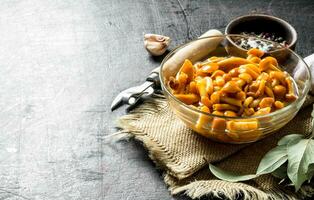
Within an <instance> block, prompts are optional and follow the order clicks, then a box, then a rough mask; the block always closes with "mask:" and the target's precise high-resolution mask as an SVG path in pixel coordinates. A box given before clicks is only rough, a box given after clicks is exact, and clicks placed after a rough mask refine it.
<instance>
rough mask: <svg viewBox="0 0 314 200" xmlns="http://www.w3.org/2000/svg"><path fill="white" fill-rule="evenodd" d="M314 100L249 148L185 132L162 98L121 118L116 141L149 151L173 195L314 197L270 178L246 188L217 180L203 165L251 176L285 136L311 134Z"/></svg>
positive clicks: (311, 188) (307, 187) (312, 189)
mask: <svg viewBox="0 0 314 200" xmlns="http://www.w3.org/2000/svg"><path fill="white" fill-rule="evenodd" d="M313 100H314V98H312V97H310V96H308V98H307V100H306V102H305V104H304V106H303V108H302V110H301V111H300V112H299V114H298V115H297V116H296V117H295V118H294V119H293V120H292V121H291V122H290V123H288V124H287V125H286V126H285V127H284V128H282V129H281V130H279V131H278V132H276V133H274V134H273V135H271V136H269V137H267V138H265V139H263V140H261V141H259V142H255V143H253V144H244V145H231V144H221V143H217V142H213V141H211V140H209V139H207V138H205V137H202V136H200V135H198V134H196V133H194V132H193V131H192V130H190V129H188V128H187V127H186V126H185V125H184V124H183V123H182V122H181V121H180V120H179V119H178V118H177V117H176V116H175V115H174V114H173V113H172V111H171V110H170V108H169V107H168V104H167V102H166V100H165V99H164V98H163V97H162V96H155V97H154V98H152V99H151V100H149V101H146V102H145V103H144V104H142V105H141V106H139V107H138V108H136V109H135V110H133V111H132V112H130V113H129V114H128V115H126V116H123V117H121V118H120V119H119V123H118V127H119V128H121V131H120V132H118V133H117V134H116V136H118V137H119V136H120V137H123V135H125V134H127V135H128V136H132V137H134V139H136V140H139V141H141V142H142V143H143V146H144V147H145V148H147V150H148V152H149V156H150V158H151V159H152V160H153V161H154V162H155V163H156V165H157V167H159V168H161V169H163V170H164V181H165V183H166V184H167V185H168V186H169V190H170V192H171V194H173V195H175V194H179V193H185V194H186V195H188V196H189V197H191V198H193V199H195V198H200V197H202V196H205V195H209V196H214V197H225V198H229V199H236V198H238V197H239V196H242V197H243V199H300V198H304V197H306V196H311V195H313V194H314V186H313V185H304V186H303V187H302V189H301V190H300V192H298V193H293V188H292V187H287V186H285V187H284V186H283V185H279V184H278V182H279V180H278V179H276V178H274V177H273V176H271V175H263V176H260V177H259V178H256V179H254V180H252V181H247V182H245V183H230V182H226V181H221V180H218V179H217V178H215V177H214V176H213V175H212V174H211V173H210V171H209V169H208V167H207V162H211V163H214V164H215V165H216V166H218V167H221V168H223V169H226V170H230V171H234V172H238V173H243V174H251V173H254V172H255V171H256V168H257V166H258V164H259V162H260V160H261V158H262V157H263V156H264V154H265V153H266V152H267V151H269V150H270V149H271V148H273V147H275V146H276V143H277V141H278V140H279V139H280V138H281V137H283V136H284V135H287V134H292V133H303V134H305V135H308V134H310V132H311V129H312V127H311V117H310V114H311V111H312V107H311V106H308V105H310V104H311V103H312V102H313Z"/></svg>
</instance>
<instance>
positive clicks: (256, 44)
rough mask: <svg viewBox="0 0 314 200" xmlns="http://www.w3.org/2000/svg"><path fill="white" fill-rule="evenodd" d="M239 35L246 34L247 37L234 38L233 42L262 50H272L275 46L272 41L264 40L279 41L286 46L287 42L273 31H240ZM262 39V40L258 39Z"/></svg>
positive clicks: (245, 47)
mask: <svg viewBox="0 0 314 200" xmlns="http://www.w3.org/2000/svg"><path fill="white" fill-rule="evenodd" d="M240 34H241V35H245V36H247V38H244V37H242V38H235V40H234V41H235V43H236V44H237V45H239V46H240V47H241V48H243V49H246V50H249V49H251V48H257V49H260V50H262V51H264V52H269V51H272V50H274V49H275V48H276V46H275V45H274V43H272V42H268V41H265V40H269V41H273V42H276V43H279V44H280V45H281V46H284V47H287V46H288V44H287V42H286V40H284V39H283V37H281V36H278V35H277V34H275V33H267V32H262V33H255V32H249V33H248V32H241V33H240ZM259 38H260V39H263V40H259Z"/></svg>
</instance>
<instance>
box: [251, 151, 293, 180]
mask: <svg viewBox="0 0 314 200" xmlns="http://www.w3.org/2000/svg"><path fill="white" fill-rule="evenodd" d="M287 160H288V155H287V148H286V145H283V146H277V147H276V148H274V149H272V150H270V151H269V152H267V153H266V154H265V156H264V157H263V159H262V160H261V162H260V164H259V166H258V168H257V172H256V174H257V175H262V174H268V173H271V172H273V171H275V170H276V169H277V168H278V167H280V166H281V165H282V164H284V163H285V162H286V161H287Z"/></svg>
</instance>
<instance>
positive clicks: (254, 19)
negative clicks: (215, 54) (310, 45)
mask: <svg viewBox="0 0 314 200" xmlns="http://www.w3.org/2000/svg"><path fill="white" fill-rule="evenodd" d="M242 32H249V33H250V32H255V33H257V34H258V33H261V32H268V33H275V34H276V35H278V36H281V37H283V38H284V40H286V42H287V44H288V46H287V48H290V49H292V50H294V48H295V45H296V42H297V32H296V30H295V29H294V28H293V26H292V25H290V24H289V23H288V22H286V21H284V20H283V19H280V18H278V17H274V16H271V15H264V14H251V15H243V16H240V17H237V18H235V19H233V20H232V21H230V22H229V24H228V25H227V27H226V29H225V33H226V34H241V33H242ZM228 39H229V42H230V43H232V44H233V45H234V46H235V47H237V49H238V51H241V52H239V53H240V54H245V52H246V51H247V50H246V49H243V48H241V47H239V46H238V45H236V44H235V42H234V41H233V40H232V39H231V38H228ZM269 53H271V51H270V52H269Z"/></svg>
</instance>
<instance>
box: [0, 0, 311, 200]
mask: <svg viewBox="0 0 314 200" xmlns="http://www.w3.org/2000/svg"><path fill="white" fill-rule="evenodd" d="M313 10H314V3H313V1H292V0H286V1H251V0H250V1H249V0H243V1H231V0H226V1H222V0H213V1H206V0H200V1H195V0H193V1H188V0H169V1H157V0H137V1H132V0H80V1H78V0H72V1H71V0H45V1H42V0H37V1H36V0H21V1H19V0H3V1H1V2H0V199H8V200H15V199H36V200H52V199H54V200H72V199H73V200H74V199H84V200H85V199H86V200H87V199H91V200H96V199H104V200H116V199H123V200H124V199H125V200H131V199H132V200H133V199H134V200H135V199H136V200H148V199H152V200H155V199H156V200H157V199H165V200H166V199H173V198H176V199H186V198H185V197H171V195H170V194H169V192H168V191H167V188H166V186H165V184H164V183H163V182H162V177H161V173H160V172H158V171H156V170H155V168H154V164H153V163H152V162H151V161H150V160H149V158H148V157H147V155H146V152H145V150H144V149H143V148H142V147H141V145H140V144H138V143H134V142H129V143H128V142H122V143H119V144H116V145H113V146H110V145H106V144H105V143H104V137H105V136H106V135H108V134H110V133H113V132H115V128H114V126H115V125H114V121H115V119H116V118H117V117H118V116H121V115H122V114H124V113H125V111H124V108H122V109H119V110H118V111H115V112H113V113H111V111H110V107H109V106H110V103H111V101H112V99H113V98H114V96H115V95H116V94H117V93H118V92H119V91H121V90H123V89H125V88H127V87H129V86H133V85H136V84H139V83H141V82H142V80H143V79H144V78H145V76H146V75H147V74H148V73H149V72H150V70H151V69H153V68H154V67H156V66H158V65H159V63H160V61H161V59H160V58H157V59H156V58H152V57H150V56H149V55H148V54H147V52H146V51H145V49H144V48H143V45H142V43H143V42H142V40H143V39H142V36H143V33H148V32H151V33H159V34H164V35H168V36H170V37H171V38H172V40H173V42H172V45H171V48H174V47H175V46H176V45H179V44H182V43H184V42H186V41H188V40H190V39H193V38H195V37H197V36H199V35H200V34H201V33H203V32H205V31H206V30H208V29H211V28H217V29H220V30H223V29H224V27H225V26H226V24H227V23H228V21H229V20H230V19H232V18H233V17H236V16H239V15H242V14H247V13H250V12H263V13H269V14H273V15H276V16H279V17H282V18H284V19H286V20H287V21H289V22H291V24H293V25H294V26H295V27H296V29H297V32H298V34H299V35H298V36H299V41H298V44H297V49H296V51H297V52H298V53H300V54H301V55H302V56H305V55H308V54H310V53H312V52H313V44H314V38H313V32H314V14H313Z"/></svg>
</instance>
